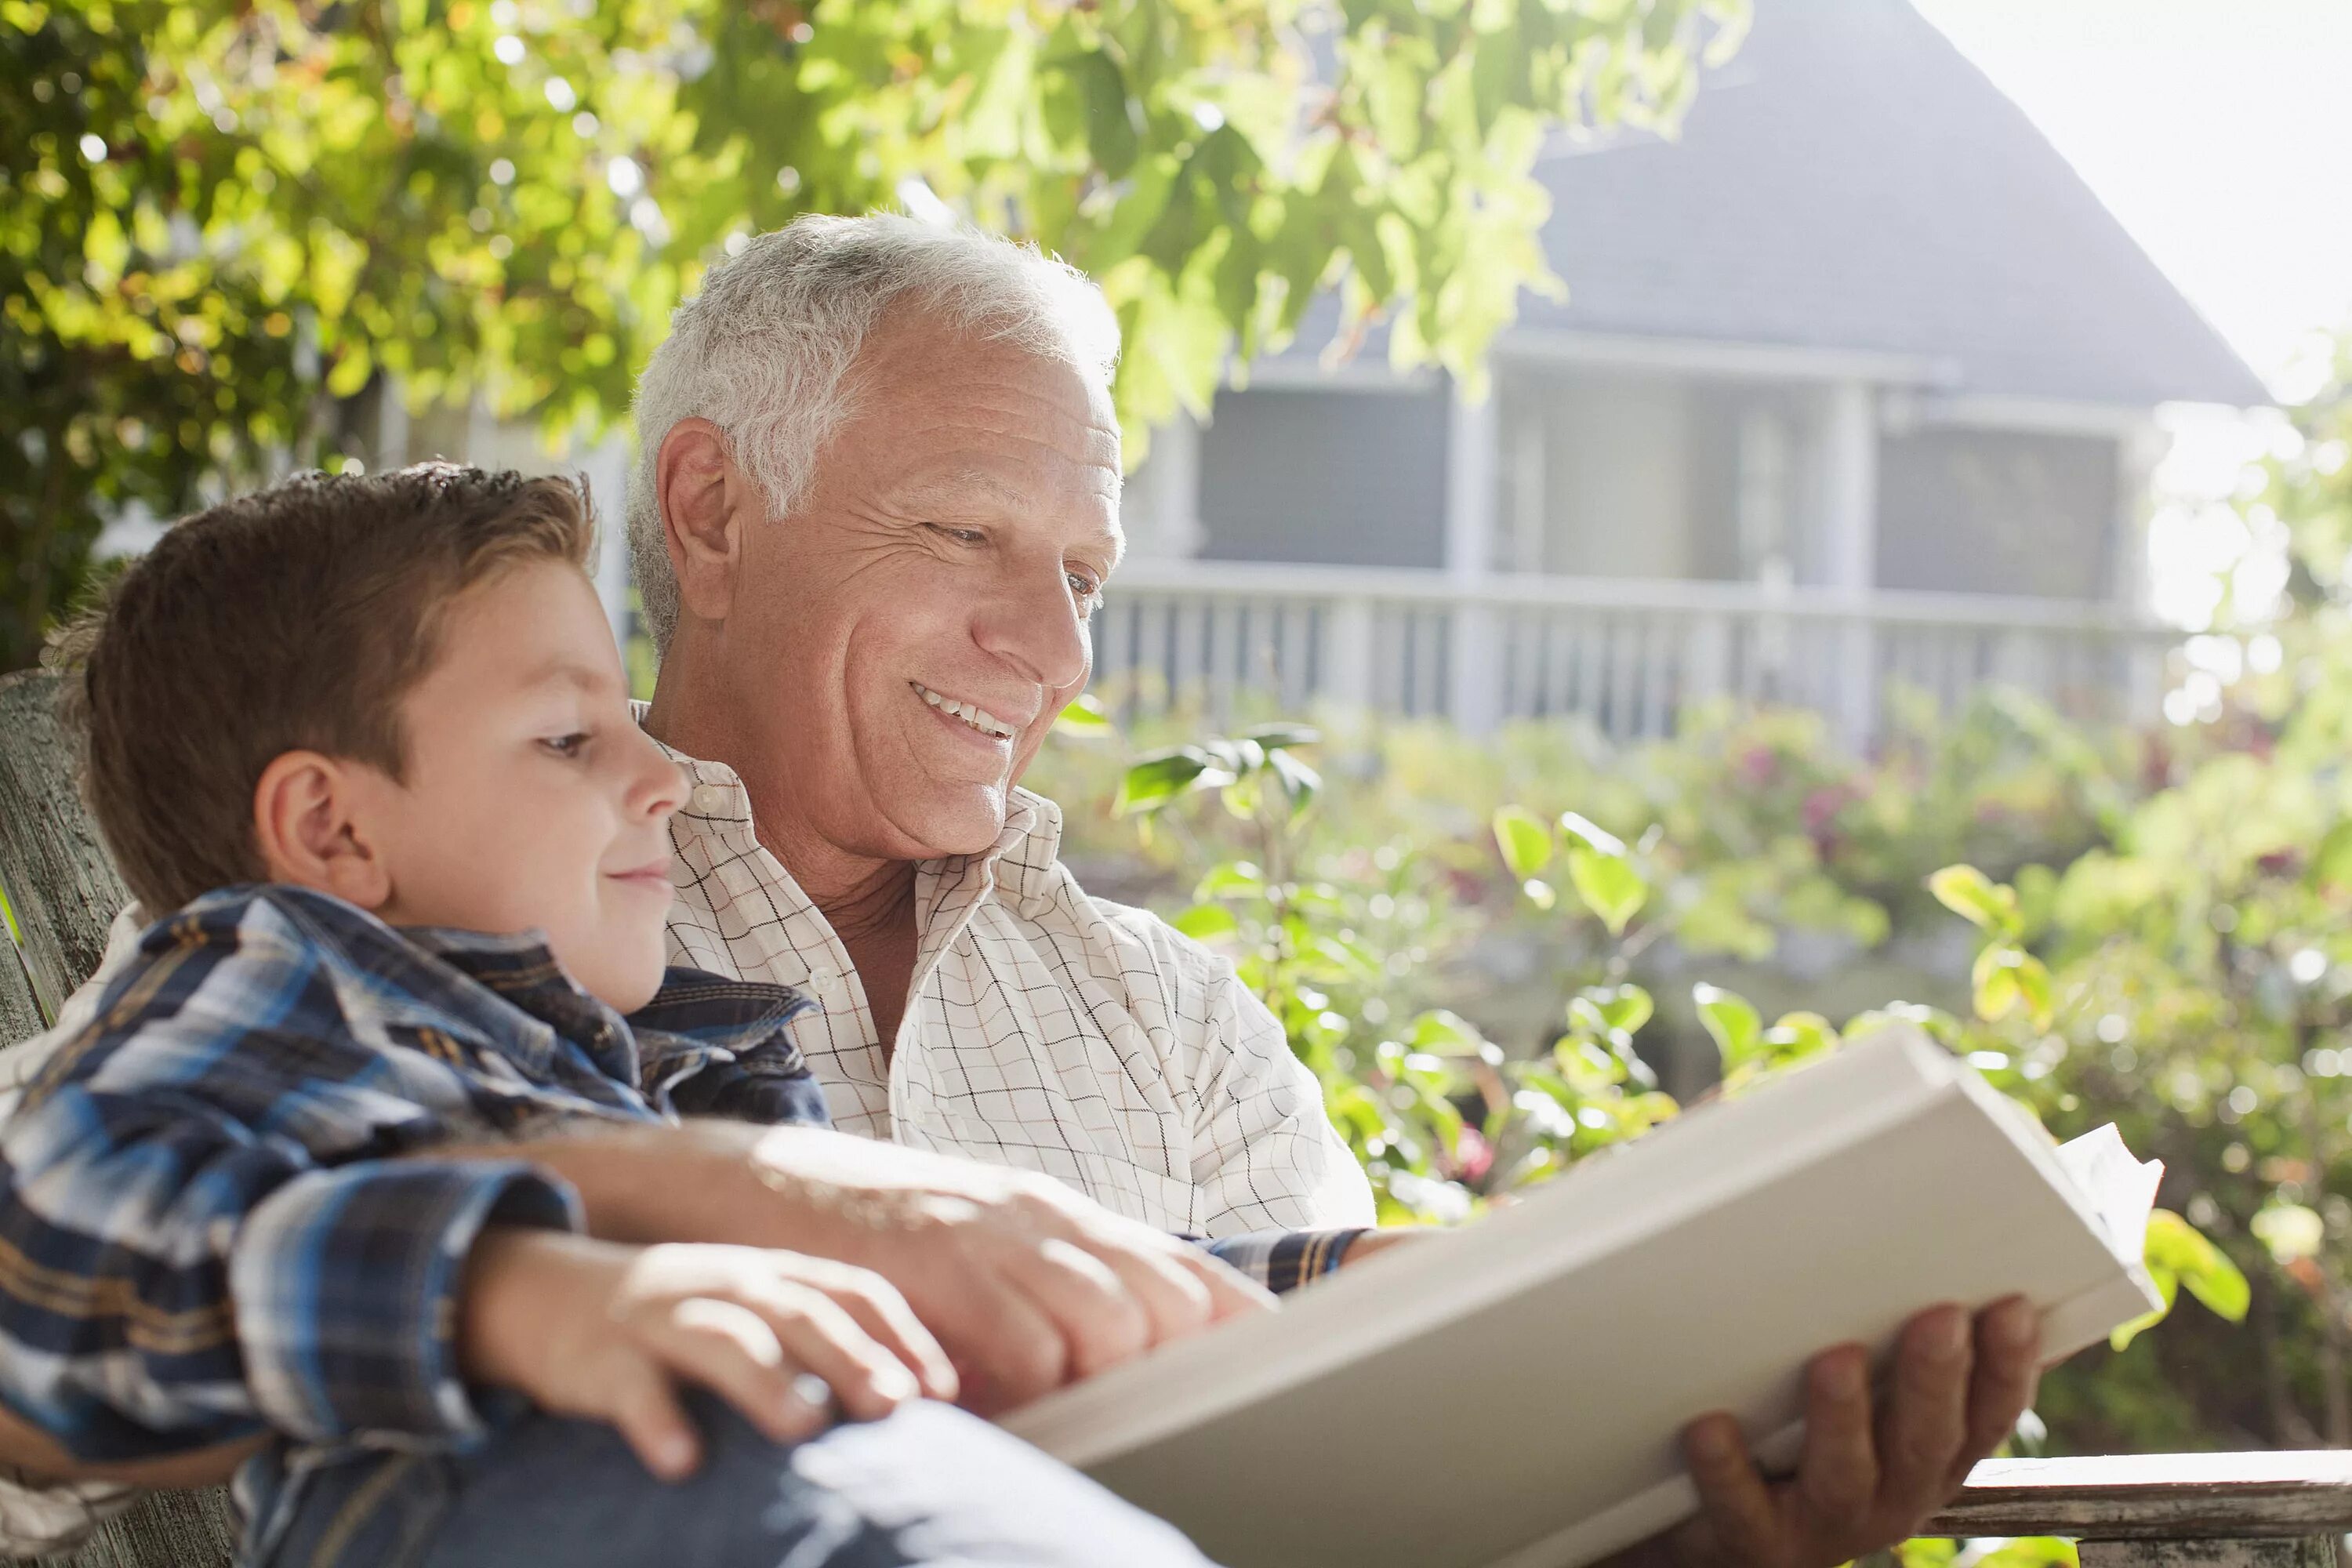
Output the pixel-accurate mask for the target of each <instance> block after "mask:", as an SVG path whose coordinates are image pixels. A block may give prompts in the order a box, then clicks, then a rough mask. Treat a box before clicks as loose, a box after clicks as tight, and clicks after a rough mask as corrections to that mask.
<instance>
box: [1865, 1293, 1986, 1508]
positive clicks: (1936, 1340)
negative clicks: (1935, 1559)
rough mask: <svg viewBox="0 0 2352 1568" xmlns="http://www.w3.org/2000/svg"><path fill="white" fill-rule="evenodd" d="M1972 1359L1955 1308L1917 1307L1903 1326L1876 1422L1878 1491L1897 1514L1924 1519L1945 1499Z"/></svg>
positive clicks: (1962, 1430) (1964, 1419)
mask: <svg viewBox="0 0 2352 1568" xmlns="http://www.w3.org/2000/svg"><path fill="white" fill-rule="evenodd" d="M1973 1359H1974V1358H1973V1356H1972V1355H1971V1353H1970V1351H1969V1319H1968V1314H1967V1313H1965V1312H1963V1311H1962V1310H1960V1309H1959V1308H1958V1307H1937V1308H1935V1309H1933V1310H1928V1311H1925V1312H1921V1313H1919V1314H1918V1315H1917V1316H1916V1317H1914V1318H1913V1319H1912V1320H1911V1321H1909V1322H1908V1323H1906V1324H1905V1325H1904V1327H1903V1333H1902V1337H1901V1338H1900V1340H1898V1341H1897V1342H1896V1344H1895V1367H1894V1375H1893V1377H1892V1379H1891V1387H1890V1397H1889V1399H1888V1402H1887V1407H1886V1409H1885V1411H1884V1412H1883V1413H1882V1415H1881V1416H1880V1420H1879V1462H1880V1466H1881V1468H1882V1470H1883V1472H1884V1475H1883V1481H1882V1484H1881V1487H1880V1496H1881V1500H1883V1501H1884V1502H1885V1505H1886V1506H1887V1507H1889V1508H1891V1509H1892V1510H1894V1511H1895V1513H1897V1514H1900V1515H1904V1516H1906V1517H1907V1516H1909V1515H1914V1514H1917V1515H1923V1516H1924V1515H1926V1514H1928V1513H1932V1512H1933V1511H1935V1510H1936V1508H1937V1505H1939V1504H1940V1503H1942V1502H1943V1500H1944V1498H1945V1496H1946V1493H1947V1491H1948V1484H1947V1483H1948V1477H1949V1475H1950V1473H1951V1469H1952V1466H1953V1464H1954V1463H1955V1461H1957V1460H1958V1458H1959V1454H1960V1446H1961V1444H1962V1443H1963V1442H1964V1441H1965V1440H1966V1439H1967V1436H1968V1413H1969V1367H1970V1363H1971V1362H1972V1361H1973Z"/></svg>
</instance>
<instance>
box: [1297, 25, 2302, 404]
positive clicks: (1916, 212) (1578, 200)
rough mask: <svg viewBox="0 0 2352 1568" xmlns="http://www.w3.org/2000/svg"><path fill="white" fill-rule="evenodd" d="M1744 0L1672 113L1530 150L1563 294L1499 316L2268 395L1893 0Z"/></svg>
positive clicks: (1990, 89)
mask: <svg viewBox="0 0 2352 1568" xmlns="http://www.w3.org/2000/svg"><path fill="white" fill-rule="evenodd" d="M1754 18H1755V20H1754V29H1753V32H1752V33H1751V35H1750V36H1749V37H1748V40H1747V42H1746V43H1745V44H1744V45H1743V46H1742V47H1741V48H1740V50H1739V51H1738V54H1737V55H1735V56H1734V57H1733V58H1732V59H1731V60H1730V61H1729V62H1728V63H1727V65H1726V66H1725V67H1723V68H1721V69H1719V70H1717V71H1714V72H1711V73H1710V74H1709V75H1708V77H1707V79H1706V81H1705V82H1704V84H1703V85H1702V86H1701V88H1700V89H1699V91H1698V93H1697V95H1696V99H1695V100H1694V101H1693V103H1692V106H1691V108H1690V110H1689V112H1688V113H1687V114H1686V115H1685V119H1684V122H1683V126H1682V129H1681V132H1680V135H1679V137H1678V138H1676V139H1675V140H1672V141H1667V140H1662V139H1660V138H1657V137H1655V136H1651V135H1646V134H1641V135H1637V134H1623V135H1618V136H1614V137H1611V138H1608V139H1605V140H1603V141H1601V142H1584V143H1579V142H1576V141H1574V140H1573V139H1571V138H1569V137H1565V136H1563V137H1559V138H1556V139H1555V141H1554V143H1553V145H1552V147H1551V149H1550V150H1549V151H1548V152H1547V153H1546V155H1545V157H1544V159H1543V160H1542V162H1541V163H1539V165H1538V175H1539V177H1540V178H1541V179H1542V180H1543V182H1544V184H1546V185H1547V186H1548V187H1549V190H1550V192H1551V195H1552V201H1553V209H1554V210H1553V216H1552V219H1551V221H1550V223H1549V226H1547V228H1546V229H1545V231H1544V240H1545V248H1546V252H1547V254H1548V255H1549V257H1550V258H1551V262H1552V266H1553V268H1554V269H1555V270H1557V271H1558V272H1559V274H1560V276H1561V277H1562V278H1564V279H1566V280H1567V282H1568V285H1569V298H1568V300H1567V301H1566V302H1565V303H1559V302H1555V301H1552V300H1542V299H1538V298H1536V297H1534V296H1531V295H1522V297H1521V299H1520V302H1519V303H1520V316H1519V326H1520V328H1522V329H1533V330H1547V329H1549V330H1555V331H1557V330H1567V331H1578V332H1586V333H1604V334H1610V335H1612V336H1630V337H1643V338H1670V339H1680V340H1698V341H1702V342H1727V343H1741V344H1772V345H1786V346H1790V347H1795V348H1803V349H1815V350H1818V349H1832V350H1839V351H1846V352H1860V353H1881V354H1889V355H1900V356H1906V357H1909V358H1915V359H1918V360H1924V361H1932V362H1935V363H1939V364H1944V365H1948V366H1949V367H1950V369H1951V371H1952V372H1953V373H1954V374H1957V377H1958V380H1957V383H1956V384H1954V385H1953V386H1951V388H1950V390H1953V391H1956V392H1962V393H1968V394H1975V395H1992V396H2003V397H2022V398H2047V399H2057V400H2065V401H2075V402H2084V403H2094V404H2108V405H2130V406H2147V405H2154V404H2158V403H2164V402H2172V401H2184V402H2201V403H2221V404H2232V405H2254V404H2262V403H2266V402H2268V401H2270V397H2269V394H2268V393H2267V392H2266V391H2265V390H2264V388H2263V384H2262V383H2261V382H2260V381H2259V380H2257V379H2256V377H2255V376H2254V374H2253V373H2252V372H2251V371H2250V370H2248V369H2247V368H2246V366H2245V364H2244V363H2243V362H2242V360H2240V359H2239V358H2238V356H2237V355H2236V353H2233V352H2232V351H2231V348H2230V347H2229V345H2228V344H2227V343H2225V342H2223V341H2222V339H2221V335H2220V334H2219V333H2218V332H2216V331H2214V330H2213V328H2212V326H2211V325H2210V323H2208V322H2207V321H2205V320H2204V318H2202V317H2201V316H2200V315H2199V314H2198V313H2197V310H2195V308H2194V307H2193V306H2191V305H2190V304H2189V301H2188V300H2185V299H2184V298H2182V297H2181V295H2180V293H2179V290H2178V289H2175V288H2174V287H2173V286H2172V284H2171V282H2170V281H2169V280H2168V279H2166V277H2165V276H2164V274H2163V273H2162V272H2160V271H2159V270H2158V268H2157V267H2156V264H2155V263H2154V262H2153V261H2151V260H2149V259H2148V258H2147V253H2146V252H2144V251H2142V250H2141V249H2140V248H2139V247H2138V245H2137V243H2135V242H2134V241H2133V239H2132V238H2131V237H2130V236H2129V235H2128V234H2126V232H2125V231H2124V228H2123V226H2122V225H2121V224H2119V223H2117V222H2116V218H2115V216H2114V215H2112V214H2111V213H2109V212H2108V211H2107V210H2106V208H2105V206H2104V205H2102V204H2101V203H2100V201H2099V199H2098V197H2097V196H2096V195H2094V194H2093V193H2092V191H2091V189H2090V187H2089V186H2088V185H2086V184H2084V182H2083V180H2082V178H2081V176H2080V175H2078V174H2075V173H2074V169H2073V168H2072V166H2070V165H2069V164H2068V163H2066V161H2065V160H2064V159H2063V157H2061V156H2060V155H2059V153H2058V152H2057V150H2056V149H2055V148H2053V147H2052V146H2051V145H2050V143H2049V142H2047V141H2045V140H2044V139H2043V138H2042V134H2041V132H2038V131H2037V130H2035V129H2034V127H2033V126H2032V123H2031V122H2030V121H2028V120H2027V119H2026V117H2025V115H2024V114H2023V112H2022V111H2021V110H2019V109H2018V108H2017V106H2016V105H2015V104H2013V103H2011V101H2010V100H2008V99H2007V98H2005V97H2004V96H2002V94H2001V92H2000V89H1997V88H1995V87H1994V86H1993V85H1992V83H1991V82H1990V81H1989V80H1988V79H1986V78H1985V77H1984V76H1983V74H1982V73H1981V72H1979V70H1978V69H1977V68H1975V67H1974V66H1973V65H1971V64H1970V63H1969V61H1968V59H1967V58H1965V57H1963V56H1962V55H1961V54H1960V52H1959V50H1958V49H1957V48H1955V47H1953V46H1952V44H1951V43H1950V42H1949V41H1948V39H1947V38H1945V37H1944V36H1943V35H1942V34H1941V33H1940V32H1938V31H1937V29H1936V27H1935V26H1933V25H1932V24H1931V23H1929V22H1928V21H1927V18H1926V17H1924V16H1921V15H1919V13H1918V12H1917V11H1916V10H1915V9H1913V7H1912V6H1911V5H1910V4H1909V0H1755V6H1754ZM1319 314H1320V312H1318V315H1319ZM1326 335H1328V329H1326V332H1325V333H1311V332H1310V333H1302V337H1305V338H1307V339H1308V341H1319V340H1320V339H1321V338H1323V337H1324V336H1326Z"/></svg>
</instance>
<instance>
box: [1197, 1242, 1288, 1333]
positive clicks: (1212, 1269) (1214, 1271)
mask: <svg viewBox="0 0 2352 1568" xmlns="http://www.w3.org/2000/svg"><path fill="white" fill-rule="evenodd" d="M1172 1256H1173V1257H1174V1258H1175V1259H1176V1261H1177V1262H1178V1263H1180V1264H1181V1265H1182V1266H1183V1268H1184V1269H1185V1271H1186V1272H1188V1273H1190V1274H1191V1275H1192V1278H1194V1279H1198V1280H1199V1281H1200V1282H1201V1284H1202V1287H1203V1288H1205V1289H1207V1290H1208V1292H1209V1321H1211V1322H1213V1323H1222V1322H1223V1321H1225V1320H1226V1319H1227V1318H1234V1317H1242V1316H1244V1315H1246V1314H1249V1313H1253V1312H1270V1311H1272V1310H1274V1308H1275V1306H1276V1301H1275V1297H1274V1292H1273V1291H1271V1290H1269V1289H1266V1288H1265V1286H1263V1285H1261V1284H1259V1283H1258V1282H1257V1281H1256V1280H1255V1279H1250V1278H1248V1277H1247V1276H1246V1275H1244V1274H1243V1273H1242V1272H1241V1270H1239V1269H1237V1268H1233V1267H1231V1266H1230V1265H1228V1264H1226V1263H1225V1262H1223V1260H1222V1259H1219V1258H1212V1257H1210V1256H1209V1255H1208V1254H1207V1253H1205V1252H1203V1251H1202V1250H1201V1249H1200V1248H1199V1247H1190V1246H1182V1245H1181V1244H1180V1246H1179V1248H1178V1250H1177V1251H1176V1252H1175V1253H1174V1254H1172Z"/></svg>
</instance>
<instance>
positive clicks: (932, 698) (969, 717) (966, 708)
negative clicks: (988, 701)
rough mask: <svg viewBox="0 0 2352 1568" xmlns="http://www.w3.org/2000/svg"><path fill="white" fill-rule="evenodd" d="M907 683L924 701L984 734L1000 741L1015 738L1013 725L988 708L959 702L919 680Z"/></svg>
mask: <svg viewBox="0 0 2352 1568" xmlns="http://www.w3.org/2000/svg"><path fill="white" fill-rule="evenodd" d="M907 684H908V685H909V686H912V687H913V688H914V689H915V690H916V692H917V693H918V694H919V695H920V696H921V698H922V700H924V701H926V702H928V703H929V704H930V705H931V706H932V707H934V708H936V709H938V710H940V712H942V713H952V714H954V715H955V716H956V717H957V718H959V719H961V720H962V721H964V722H965V723H967V724H969V725H971V727H972V728H973V729H975V730H977V731H980V732H981V733H982V734H983V735H993V736H995V737H996V738H997V739H998V740H1000V741H1008V740H1011V739H1012V738H1013V726H1012V725H1010V724H1008V723H1006V722H1005V721H1003V720H1002V719H999V718H998V717H997V716H996V715H995V714H993V713H991V712H990V711H989V710H987V709H985V708H975V707H973V706H972V705H971V703H969V702H958V701H955V700H952V699H950V698H946V697H942V696H940V694H939V693H938V692H936V691H934V690H932V689H930V688H929V687H928V686H926V685H924V684H923V683H922V682H921V681H919V680H910V681H908V683H907Z"/></svg>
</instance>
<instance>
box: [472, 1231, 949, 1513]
mask: <svg viewBox="0 0 2352 1568" xmlns="http://www.w3.org/2000/svg"><path fill="white" fill-rule="evenodd" d="M462 1303H463V1305H462V1307H461V1310H460V1320H461V1321H460V1327H459V1331H458V1332H459V1339H458V1346H459V1354H460V1357H461V1359H462V1362H463V1364H464V1366H465V1369H466V1373H467V1376H468V1377H471V1378H474V1379H477V1380H478V1381H480V1382H484V1383H489V1384H499V1385H503V1386H505V1387H509V1388H514V1389H518V1390H520V1392H521V1393H523V1394H528V1395H529V1396H530V1398H531V1399H532V1400H533V1401H534V1402H535V1403H537V1404H538V1405H540V1406H541V1408H543V1409H546V1410H549V1411H552V1412H554V1413H556V1414H558V1415H578V1416H583V1417H586V1418H588V1419H591V1420H597V1421H604V1422H606V1423H609V1424H610V1425H612V1426H614V1427H617V1428H618V1429H619V1430H620V1433H621V1435H622V1436H624V1437H625V1438H626V1439H627V1440H628V1443H629V1446H630V1447H632V1448H634V1449H635V1450H636V1453H637V1457H638V1458H640V1459H642V1460H644V1461H645V1465H646V1468H647V1469H648V1470H651V1471H652V1472H653V1473H654V1474H655V1475H656V1476H658V1477H660V1478H661V1479H665V1480H677V1479H682V1478H684V1477H685V1476H687V1475H688V1474H690V1473H691V1472H692V1471H693V1469H694V1468H695V1467H696V1465H697V1464H698V1463H699V1462H700V1459H701V1442H700V1439H699V1437H698V1435H697V1433H696V1431H695V1428H694V1424H693V1422H692V1421H690V1420H689V1419H688V1416H687V1414H686V1412H685V1410H684V1408H683V1407H682V1406H681V1405H679V1403H678V1398H677V1380H678V1379H681V1378H683V1379H685V1380H686V1381H688V1382H690V1383H696V1384H701V1385H703V1386H704V1387H706V1388H709V1389H710V1390H711V1391H712V1392H713V1393H715V1394H719V1396H720V1397H721V1398H723V1399H725V1400H726V1401H727V1402H728V1403H729V1404H730V1405H734V1406H735V1408H736V1409H738V1410H740V1411H741V1412H742V1413H743V1415H744V1417H745V1419H747V1420H749V1421H750V1422H751V1424H752V1425H753V1426H756V1427H758V1428H759V1429H760V1430H761V1432H764V1433H765V1434H767V1436H769V1437H771V1438H772V1439H774V1440H775V1441H777V1442H780V1443H782V1442H792V1441H795V1440H797V1439H799V1438H803V1437H806V1436H812V1435H813V1434H814V1433H815V1432H817V1431H819V1430H820V1429H822V1428H823V1427H824V1425H825V1424H826V1422H827V1420H828V1418H829V1417H828V1412H827V1411H826V1409H825V1407H824V1403H823V1402H822V1398H821V1395H820V1396H819V1397H818V1398H816V1399H812V1397H811V1393H812V1386H811V1384H809V1383H808V1382H807V1377H808V1376H809V1375H814V1377H815V1378H818V1379H821V1380H822V1381H823V1383H824V1385H825V1386H826V1387H829V1388H830V1389H831V1390H832V1394H833V1398H834V1401H835V1403H837V1404H838V1405H840V1407H841V1410H842V1412H843V1413H844V1414H845V1415H847V1416H849V1417H850V1418H851V1419H853V1420H871V1419H873V1418H875V1417H877V1416H881V1415H888V1414H889V1413H890V1412H891V1411H892V1410H894V1409H896V1408H897V1407H898V1405H902V1404H904V1403H906V1402H907V1401H908V1400H910V1399H913V1398H916V1397H918V1396H919V1395H925V1394H927V1395H929V1396H930V1397H933V1398H938V1399H951V1398H953V1397H954V1396H955V1393H956V1381H955V1373H954V1370H953V1369H952V1368H951V1367H950V1364H949V1363H948V1360H947V1357H946V1354H945V1353H944V1352H942V1351H941V1350H940V1346H939V1343H938V1342H937V1341H935V1340H933V1339H932V1338H931V1336H930V1334H929V1332H927V1331H925V1330H924V1328H923V1326H922V1324H921V1323H919V1322H918V1321H916V1319H915V1315H914V1313H913V1312H912V1311H910V1310H908V1306H907V1303H906V1302H905V1300H902V1299H901V1298H900V1297H899V1295H898V1291H897V1290H895V1289H892V1288H891V1287H890V1285H889V1284H888V1283H887V1281H885V1280H884V1279H881V1278H880V1277H879V1276H877V1275H874V1274H871V1273H868V1272H866V1270H865V1269H862V1268H852V1267H850V1266H848V1265H847V1264H843V1263H835V1262H831V1261H828V1260H825V1259H823V1258H803V1257H801V1256H799V1255H798V1254H795V1253H790V1252H775V1251H769V1250H766V1249H763V1248H758V1247H721V1246H685V1245H670V1246H659V1247H628V1246H622V1245H617V1244H614V1243H612V1242H604V1241H595V1240H592V1239H590V1238H588V1237H580V1236H572V1235H569V1234H566V1233H563V1232H558V1231H536V1230H515V1229H496V1230H491V1231H488V1232H485V1233H484V1234H483V1236H482V1237H481V1238H480V1240H478V1242H476V1244H475V1246H474V1249H473V1251H472V1253H471V1254H470V1255H469V1257H468V1258H467V1267H466V1280H465V1285H464V1290H463V1296H462Z"/></svg>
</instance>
